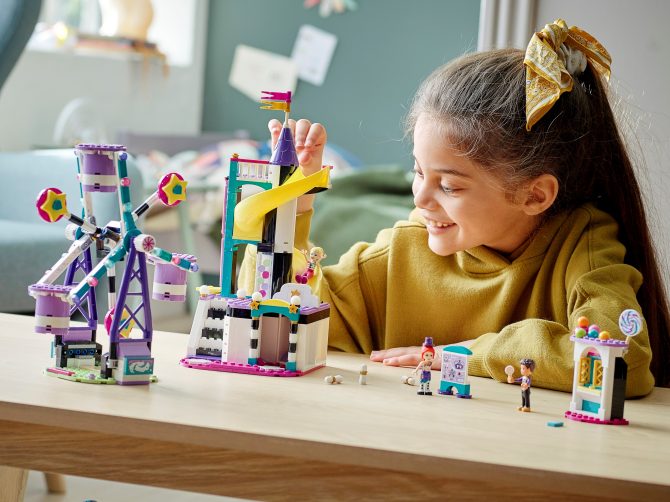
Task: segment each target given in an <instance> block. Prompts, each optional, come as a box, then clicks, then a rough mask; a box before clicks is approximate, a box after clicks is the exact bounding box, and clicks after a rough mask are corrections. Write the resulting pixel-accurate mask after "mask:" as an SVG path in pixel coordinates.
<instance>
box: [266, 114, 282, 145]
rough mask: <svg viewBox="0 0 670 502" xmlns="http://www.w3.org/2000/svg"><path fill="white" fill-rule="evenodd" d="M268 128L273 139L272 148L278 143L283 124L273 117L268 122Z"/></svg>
mask: <svg viewBox="0 0 670 502" xmlns="http://www.w3.org/2000/svg"><path fill="white" fill-rule="evenodd" d="M268 129H269V130H270V139H271V140H272V148H274V147H275V145H276V144H277V140H278V139H279V135H280V134H281V129H282V124H281V122H279V121H278V120H277V119H272V120H271V121H270V122H268Z"/></svg>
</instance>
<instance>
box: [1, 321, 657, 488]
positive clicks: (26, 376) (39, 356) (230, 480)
mask: <svg viewBox="0 0 670 502" xmlns="http://www.w3.org/2000/svg"><path fill="white" fill-rule="evenodd" d="M32 325H33V319H32V318H31V317H25V316H16V315H9V314H0V464H1V465H5V466H11V467H19V468H24V469H36V470H42V471H47V472H59V473H63V474H72V475H80V476H89V477H97V478H101V479H113V480H120V481H125V482H130V483H139V484H148V485H156V486H163V487H168V488H178V489H183V490H192V491H200V492H205V493H216V494H221V495H229V496H235V497H245V498H251V499H263V500H288V499H293V500H295V498H296V497H297V498H301V497H304V498H307V497H317V496H318V497H319V498H339V499H343V498H354V497H361V496H363V497H365V498H369V499H375V498H380V499H381V498H383V499H385V500H388V499H391V500H394V499H398V500H402V499H407V498H410V497H414V496H417V497H424V498H431V497H443V496H446V495H447V494H450V495H451V496H459V495H462V496H464V497H465V496H493V495H495V496H498V497H501V496H504V498H507V497H509V498H515V497H521V496H529V495H530V496H533V495H534V496H544V497H552V496H555V497H557V498H558V497H560V496H561V495H565V494H574V495H576V494H579V495H581V496H585V497H587V498H594V499H596V498H599V497H603V498H620V499H638V500H639V499H640V498H642V497H648V498H650V499H652V500H654V499H659V498H665V499H666V500H668V499H670V476H669V475H668V452H670V420H669V419H670V389H661V388H656V389H654V391H653V392H652V394H651V395H649V396H647V397H646V398H644V399H640V400H629V401H627V402H626V407H625V416H626V418H627V419H628V420H629V421H630V425H629V426H599V425H591V424H583V423H578V422H572V421H569V420H566V419H564V418H563V413H564V412H565V410H566V409H567V408H568V405H569V400H570V396H569V394H565V393H559V392H553V391H548V390H544V389H537V388H533V393H532V399H533V401H532V403H533V412H532V413H520V412H518V411H516V408H517V406H518V404H519V401H520V391H519V387H518V386H514V385H507V384H503V383H499V382H495V381H493V380H489V379H483V378H471V390H472V394H473V398H472V399H471V400H467V399H457V398H455V397H449V396H439V395H433V396H430V397H428V396H426V397H424V396H417V395H416V389H417V388H416V387H409V386H407V385H403V384H402V383H401V381H400V380H401V376H402V375H404V374H409V371H410V370H409V369H403V368H389V367H383V366H381V365H379V364H375V363H371V362H370V361H369V360H367V358H366V357H365V356H362V355H353V354H341V353H329V355H328V366H327V367H325V368H321V369H319V370H317V371H315V372H313V373H310V374H308V375H306V376H303V377H300V378H273V377H258V376H249V375H239V374H230V373H216V372H209V371H198V370H192V369H188V368H184V367H182V366H180V365H179V364H178V361H179V359H180V358H181V357H183V355H184V353H185V350H186V341H187V337H186V335H183V334H176V333H167V332H157V333H155V334H154V342H153V354H154V357H155V374H156V376H157V377H158V382H157V383H155V384H151V385H148V386H132V387H124V386H118V385H90V384H81V383H74V382H69V381H65V380H60V379H57V378H53V377H49V376H45V375H44V369H45V368H46V367H47V366H49V365H50V358H49V345H50V343H51V338H52V337H51V336H49V335H39V334H35V333H33V329H32ZM99 333H100V334H99V338H100V340H99V341H101V342H104V340H102V339H103V338H106V335H105V334H104V330H100V331H99ZM364 363H365V364H367V366H368V375H367V385H359V384H358V374H359V369H360V367H361V364H364ZM326 375H342V377H343V378H344V381H343V383H342V384H340V385H328V384H326V383H324V377H325V376H326ZM438 384H439V374H438V373H437V372H434V373H433V385H432V386H433V389H435V388H437V386H438ZM549 421H562V422H564V426H563V427H560V428H553V427H548V426H547V422H549ZM0 479H2V475H0Z"/></svg>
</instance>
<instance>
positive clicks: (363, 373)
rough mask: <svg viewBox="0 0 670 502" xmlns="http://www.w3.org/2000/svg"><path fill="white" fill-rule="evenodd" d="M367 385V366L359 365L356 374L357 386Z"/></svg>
mask: <svg viewBox="0 0 670 502" xmlns="http://www.w3.org/2000/svg"><path fill="white" fill-rule="evenodd" d="M367 383H368V366H367V364H361V369H360V371H359V372H358V385H367Z"/></svg>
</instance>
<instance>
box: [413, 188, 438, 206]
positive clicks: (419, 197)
mask: <svg viewBox="0 0 670 502" xmlns="http://www.w3.org/2000/svg"><path fill="white" fill-rule="evenodd" d="M413 192H414V205H415V206H416V207H418V208H421V209H430V208H432V207H434V206H435V198H434V197H433V196H432V194H431V191H430V189H429V188H428V187H427V186H426V183H425V182H423V183H418V184H417V183H416V182H415V183H414V186H413Z"/></svg>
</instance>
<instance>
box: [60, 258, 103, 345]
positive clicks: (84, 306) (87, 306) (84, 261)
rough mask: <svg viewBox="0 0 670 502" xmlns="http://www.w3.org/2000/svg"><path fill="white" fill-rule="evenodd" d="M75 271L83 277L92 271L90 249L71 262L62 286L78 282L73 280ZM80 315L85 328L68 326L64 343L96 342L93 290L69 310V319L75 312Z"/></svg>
mask: <svg viewBox="0 0 670 502" xmlns="http://www.w3.org/2000/svg"><path fill="white" fill-rule="evenodd" d="M77 270H81V271H82V273H83V274H84V276H86V275H88V274H89V273H90V272H91V270H93V260H92V258H91V248H90V247H89V248H87V249H86V250H85V251H84V252H83V254H82V255H81V256H79V257H78V258H77V259H76V260H75V261H73V262H72V263H71V264H70V265H69V266H68V268H67V272H66V273H65V280H64V281H63V285H65V286H73V285H76V284H77V283H78V282H79V281H78V280H75V275H76V273H77ZM77 311H78V312H79V313H81V315H82V316H83V317H84V319H85V320H86V326H70V328H69V329H68V334H67V335H65V336H64V337H63V341H65V342H74V341H91V342H95V341H96V330H97V328H98V309H97V305H96V299H95V288H91V289H89V290H88V291H87V293H86V296H85V297H84V298H83V299H82V301H81V302H78V303H75V304H74V305H73V306H72V307H71V308H70V317H72V315H73V314H74V313H75V312H77Z"/></svg>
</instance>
